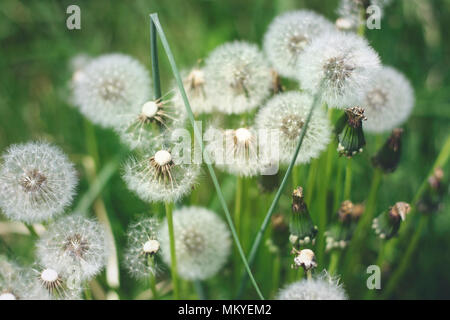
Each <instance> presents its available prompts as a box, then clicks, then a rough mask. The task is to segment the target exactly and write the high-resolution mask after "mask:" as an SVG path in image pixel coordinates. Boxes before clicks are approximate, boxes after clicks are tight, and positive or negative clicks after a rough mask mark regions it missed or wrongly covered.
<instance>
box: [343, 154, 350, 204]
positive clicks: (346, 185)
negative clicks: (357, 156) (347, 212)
mask: <svg viewBox="0 0 450 320" xmlns="http://www.w3.org/2000/svg"><path fill="white" fill-rule="evenodd" d="M351 191H352V159H347V164H346V166H345V183H344V200H350V193H351Z"/></svg>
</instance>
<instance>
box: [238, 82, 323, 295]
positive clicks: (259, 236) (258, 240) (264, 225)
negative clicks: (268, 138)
mask: <svg viewBox="0 0 450 320" xmlns="http://www.w3.org/2000/svg"><path fill="white" fill-rule="evenodd" d="M322 86H323V82H322V83H321V84H320V87H319V90H318V91H317V93H316V94H315V95H314V99H313V103H312V105H311V109H310V111H309V113H308V117H307V118H306V122H305V125H304V126H303V128H302V131H301V133H300V137H299V139H298V143H297V147H296V149H295V152H294V155H293V157H292V160H291V162H290V163H289V166H288V168H287V170H286V173H285V175H284V177H283V180H282V181H281V185H280V187H279V188H278V190H277V193H276V194H275V197H274V199H273V201H272V204H271V205H270V208H269V210H268V211H267V214H266V216H265V217H264V221H263V223H262V224H261V227H260V228H259V230H258V233H257V234H256V237H255V240H254V241H253V244H252V248H251V250H250V254H249V258H248V263H249V265H250V266H252V265H253V262H254V261H255V258H256V254H257V252H258V249H259V246H260V245H261V241H262V239H263V235H264V232H265V231H266V229H267V227H268V225H269V223H270V218H271V217H272V214H273V213H274V211H275V208H276V207H277V204H278V201H279V200H280V197H281V194H282V193H283V190H284V188H285V187H286V184H287V181H288V180H289V175H290V174H291V172H292V169H293V168H294V165H295V161H296V160H297V156H298V153H299V151H300V148H301V146H302V143H303V139H304V138H305V134H306V130H307V129H308V125H309V122H310V120H311V117H312V115H313V113H314V110H315V108H316V107H317V105H318V104H319V98H320V96H321V94H322ZM246 284H247V277H246V275H245V274H243V275H242V278H241V281H240V288H239V290H238V295H237V298H238V299H239V298H240V297H241V296H242V294H243V293H244V290H245V286H246Z"/></svg>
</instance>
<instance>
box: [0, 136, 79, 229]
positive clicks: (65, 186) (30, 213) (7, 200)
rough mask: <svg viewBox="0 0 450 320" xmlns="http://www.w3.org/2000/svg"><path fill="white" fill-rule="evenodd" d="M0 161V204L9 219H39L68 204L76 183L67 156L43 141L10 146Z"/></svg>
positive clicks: (71, 198)
mask: <svg viewBox="0 0 450 320" xmlns="http://www.w3.org/2000/svg"><path fill="white" fill-rule="evenodd" d="M2 158H3V162H2V163H1V165H0V208H1V209H2V211H3V213H4V214H5V215H6V216H7V217H8V218H9V219H12V220H18V221H22V222H25V223H35V222H42V221H46V220H49V219H50V218H53V217H54V216H56V215H57V214H60V213H62V212H63V211H64V209H65V208H66V207H67V206H69V205H70V204H71V202H72V200H73V197H74V194H75V188H76V186H77V183H78V179H77V173H76V171H75V168H74V166H73V164H72V163H71V162H70V161H69V159H68V158H67V156H66V155H65V154H64V153H63V152H62V151H61V150H60V149H59V148H58V147H56V146H53V145H50V144H48V143H46V142H29V143H25V144H15V145H12V146H10V147H9V148H8V149H7V150H6V152H5V153H4V154H3V156H2Z"/></svg>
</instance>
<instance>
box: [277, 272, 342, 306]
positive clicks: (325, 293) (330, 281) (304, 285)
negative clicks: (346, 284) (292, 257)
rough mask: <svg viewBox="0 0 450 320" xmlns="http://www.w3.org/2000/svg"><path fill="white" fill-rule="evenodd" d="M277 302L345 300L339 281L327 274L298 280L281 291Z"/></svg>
mask: <svg viewBox="0 0 450 320" xmlns="http://www.w3.org/2000/svg"><path fill="white" fill-rule="evenodd" d="M277 299H278V300H347V299H348V297H347V294H346V293H345V291H344V289H343V288H342V285H340V284H339V280H337V279H336V278H332V277H330V276H329V275H328V274H326V273H325V274H323V275H320V276H319V277H316V278H312V279H309V280H300V281H297V282H294V283H292V284H290V285H288V286H287V287H286V288H284V289H281V290H280V291H279V292H278V295H277Z"/></svg>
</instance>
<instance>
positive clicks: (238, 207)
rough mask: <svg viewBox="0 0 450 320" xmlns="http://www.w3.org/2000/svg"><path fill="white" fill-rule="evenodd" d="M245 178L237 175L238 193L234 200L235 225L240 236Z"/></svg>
mask: <svg viewBox="0 0 450 320" xmlns="http://www.w3.org/2000/svg"><path fill="white" fill-rule="evenodd" d="M243 184H244V180H243V178H242V177H240V176H237V177H236V193H235V201H234V225H235V226H236V232H237V234H238V236H240V234H241V209H242V189H243Z"/></svg>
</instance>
